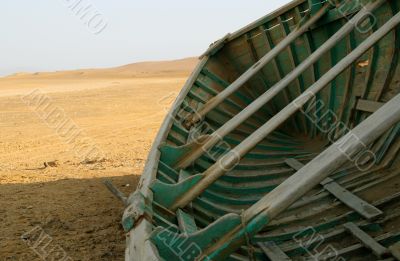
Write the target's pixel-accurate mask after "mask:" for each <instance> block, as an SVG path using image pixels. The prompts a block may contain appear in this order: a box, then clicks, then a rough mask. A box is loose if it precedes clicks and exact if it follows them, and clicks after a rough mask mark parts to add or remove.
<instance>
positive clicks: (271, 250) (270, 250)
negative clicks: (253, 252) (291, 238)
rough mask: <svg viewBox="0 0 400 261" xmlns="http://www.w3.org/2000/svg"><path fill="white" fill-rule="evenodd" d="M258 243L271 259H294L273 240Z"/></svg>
mask: <svg viewBox="0 0 400 261" xmlns="http://www.w3.org/2000/svg"><path fill="white" fill-rule="evenodd" d="M258 245H259V246H260V248H261V250H262V251H263V252H264V254H265V255H266V256H267V257H268V259H269V260H270V261H285V260H292V259H290V258H289V257H288V256H287V255H286V254H285V252H283V251H282V249H280V248H279V247H278V246H277V245H276V244H275V243H274V242H272V241H271V242H267V243H258Z"/></svg>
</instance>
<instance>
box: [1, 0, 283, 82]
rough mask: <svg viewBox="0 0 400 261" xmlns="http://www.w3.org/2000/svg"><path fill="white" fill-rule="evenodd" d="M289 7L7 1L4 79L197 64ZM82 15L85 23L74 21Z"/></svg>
mask: <svg viewBox="0 0 400 261" xmlns="http://www.w3.org/2000/svg"><path fill="white" fill-rule="evenodd" d="M78 1H81V2H78ZM288 2H290V0H240V1H239V0H202V1H188V0H147V1H144V0H141V1H139V0H114V1H110V0H34V1H32V0H1V3H0V22H1V24H0V33H1V40H0V57H1V62H0V75H6V74H11V73H15V72H21V71H22V72H36V71H55V70H66V69H80V68H97V67H113V66H119V65H124V64H128V63H133V62H140V61H148V60H169V59H179V58H184V57H189V56H197V55H200V54H201V53H202V52H203V51H205V50H206V49H207V47H208V46H209V45H210V43H211V42H214V41H215V40H218V39H219V38H221V37H222V36H224V35H225V34H226V33H228V32H234V31H236V30H238V29H240V28H241V27H243V26H245V25H247V24H248V23H250V22H252V21H254V20H256V19H258V18H260V17H262V16H264V15H266V14H268V13H270V12H271V11H273V10H275V9H277V8H279V7H280V6H282V5H284V4H286V3H288ZM74 4H75V9H74ZM79 8H82V10H83V12H81V13H80V14H81V16H83V14H84V12H85V10H86V12H87V15H86V16H83V18H80V17H78V16H77V15H75V14H74V12H77V11H79ZM96 11H98V13H100V14H101V15H97V16H94V15H95V14H96V13H95V12H96ZM91 18H93V19H92V20H91ZM88 21H90V22H89V26H88V25H87V23H88ZM97 23H98V24H99V25H98V26H97V27H96V25H97ZM105 24H107V27H106V28H105V29H104V30H101V29H102V28H103V25H105ZM99 31H101V32H100V33H98V32H99ZM94 32H95V33H98V34H95V33H94Z"/></svg>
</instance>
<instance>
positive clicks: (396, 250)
mask: <svg viewBox="0 0 400 261" xmlns="http://www.w3.org/2000/svg"><path fill="white" fill-rule="evenodd" d="M389 251H390V253H391V254H392V255H393V257H394V258H396V260H400V242H397V243H396V244H394V245H392V246H391V247H389Z"/></svg>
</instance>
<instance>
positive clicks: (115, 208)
mask: <svg viewBox="0 0 400 261" xmlns="http://www.w3.org/2000/svg"><path fill="white" fill-rule="evenodd" d="M196 64H197V59H196V58H189V59H184V60H177V61H169V62H149V63H138V64H131V65H126V66H122V67H118V68H111V69H95V70H77V71H64V72H52V73H18V74H15V75H11V76H8V77H3V78H0V130H1V131H0V260H1V261H3V260H7V261H11V260H42V259H41V257H40V254H41V253H40V251H39V253H37V249H34V248H33V247H30V246H29V242H30V240H29V235H30V234H29V233H28V232H30V231H32V229H38V228H40V229H42V230H43V231H44V233H45V234H46V235H48V237H49V238H50V240H49V242H50V244H49V246H48V248H50V247H51V246H53V247H55V246H57V247H60V248H61V249H63V250H64V251H65V253H66V254H67V255H68V256H69V257H70V258H71V259H72V260H123V257H124V247H125V235H124V232H123V231H122V228H121V226H120V219H121V216H122V212H123V205H122V204H121V203H120V202H119V201H118V200H117V199H115V198H114V197H113V196H112V194H111V193H110V192H109V191H108V190H107V189H106V187H105V186H104V185H103V181H105V180H106V179H110V180H112V182H113V183H114V184H115V185H116V186H117V187H118V188H119V189H121V190H122V191H123V192H124V193H126V194H128V193H130V192H132V191H133V190H134V189H135V186H136V185H137V182H138V180H139V177H140V174H141V171H142V169H143V167H144V163H145V160H146V157H147V153H148V151H149V149H150V146H151V144H152V140H153V139H154V137H155V135H156V133H157V130H158V128H159V126H160V125H161V122H162V120H163V118H164V117H165V115H166V113H167V110H168V108H169V107H170V105H171V103H172V102H173V100H174V98H175V97H176V96H177V94H178V93H179V91H180V89H181V88H182V86H183V84H184V82H185V81H186V79H187V77H188V75H189V74H190V72H191V71H192V70H193V68H194V66H195V65H196ZM34 90H37V91H39V92H40V93H41V95H42V96H43V97H48V98H49V101H50V103H51V105H52V106H54V107H56V108H59V109H61V110H62V111H63V112H64V114H65V117H66V118H67V119H68V120H70V121H71V122H73V123H74V124H75V126H77V127H78V128H79V130H81V131H82V133H84V135H85V137H88V138H89V139H90V140H91V141H93V143H94V144H96V147H97V148H99V149H100V150H101V152H102V153H103V154H102V155H103V157H102V158H101V159H99V160H94V161H85V160H82V158H81V157H78V156H77V153H76V152H74V151H73V149H71V146H70V144H68V142H66V140H65V139H63V138H62V137H60V134H59V133H58V132H57V131H55V129H54V128H52V127H51V125H49V123H48V122H47V121H46V120H44V118H43V117H41V116H40V114H38V111H37V107H35V106H30V104H28V103H27V102H26V100H24V99H23V97H27V95H28V94H30V93H32V92H33V91H34ZM27 233H28V234H27ZM35 250H36V252H35ZM43 253H45V252H43Z"/></svg>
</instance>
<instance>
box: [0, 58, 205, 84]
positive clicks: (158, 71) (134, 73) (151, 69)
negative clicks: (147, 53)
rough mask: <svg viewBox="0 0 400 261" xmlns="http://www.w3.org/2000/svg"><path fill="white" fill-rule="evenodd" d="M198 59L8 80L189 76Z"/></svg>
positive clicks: (33, 75)
mask: <svg viewBox="0 0 400 261" xmlns="http://www.w3.org/2000/svg"><path fill="white" fill-rule="evenodd" d="M198 61H199V60H198V58H196V57H191V58H185V59H180V60H172V61H152V62H140V63H132V64H127V65H124V66H120V67H114V68H106V69H82V70H74V71H57V72H40V73H26V72H23V73H22V72H21V73H16V74H13V75H10V76H7V77H6V78H17V79H29V78H34V79H38V78H40V79H60V78H64V79H65V78H103V77H105V78H109V77H118V78H131V77H146V76H151V77H154V76H164V75H171V74H172V75H175V76H179V75H182V76H187V75H188V74H190V73H191V72H192V71H193V69H194V68H195V67H196V65H197V63H198Z"/></svg>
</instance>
